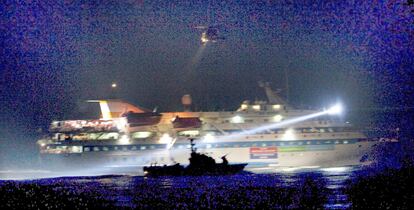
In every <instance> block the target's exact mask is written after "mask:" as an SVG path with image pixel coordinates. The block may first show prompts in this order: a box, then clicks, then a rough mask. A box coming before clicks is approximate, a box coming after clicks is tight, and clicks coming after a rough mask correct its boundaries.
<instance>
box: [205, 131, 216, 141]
mask: <svg viewBox="0 0 414 210" xmlns="http://www.w3.org/2000/svg"><path fill="white" fill-rule="evenodd" d="M214 140H215V137H214V136H213V135H212V134H211V133H207V134H206V135H205V136H204V141H205V142H214Z"/></svg>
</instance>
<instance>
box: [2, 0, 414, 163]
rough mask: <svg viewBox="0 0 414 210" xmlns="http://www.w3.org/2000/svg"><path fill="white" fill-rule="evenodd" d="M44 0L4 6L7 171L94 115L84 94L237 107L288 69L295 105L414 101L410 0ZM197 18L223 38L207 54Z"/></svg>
mask: <svg viewBox="0 0 414 210" xmlns="http://www.w3.org/2000/svg"><path fill="white" fill-rule="evenodd" d="M45 2H47V1H34V0H33V1H17V2H15V1H7V0H6V1H3V2H2V3H1V6H0V11H1V22H2V24H1V26H0V29H1V33H0V34H1V44H2V47H1V49H2V50H1V64H0V107H1V110H0V140H1V142H0V143H1V144H0V145H1V146H0V152H2V155H1V156H0V158H1V161H0V167H1V166H2V165H7V164H5V162H6V160H8V159H17V160H20V159H22V157H23V156H24V155H23V154H24V153H33V150H36V149H37V148H36V145H35V140H36V138H35V137H37V136H39V135H40V134H41V132H40V133H39V132H38V131H39V128H42V129H43V130H44V129H45V128H47V126H48V124H49V123H50V121H51V120H54V119H70V118H82V117H85V116H90V115H91V110H92V109H91V108H90V107H89V105H85V103H84V101H85V100H87V99H98V98H106V97H110V96H113V95H116V97H119V98H122V99H125V100H127V101H129V102H132V103H134V104H137V105H140V106H144V107H147V108H150V109H152V108H154V107H158V110H159V111H173V110H179V109H180V108H181V105H180V98H181V96H182V95H184V94H191V95H192V96H193V102H194V105H195V107H196V108H197V109H201V110H210V111H212V110H234V109H236V108H237V107H238V105H239V104H240V102H241V101H243V100H245V99H250V100H255V99H264V94H263V93H262V91H261V90H260V88H258V85H257V82H258V81H269V82H271V83H272V86H273V87H274V88H285V77H284V72H285V71H287V72H288V77H289V101H290V103H291V104H292V105H294V106H296V107H318V108H321V107H324V106H327V105H329V104H332V103H333V102H335V101H337V100H340V101H342V102H344V103H345V105H346V108H347V110H370V109H379V108H389V109H399V108H404V107H413V106H414V105H413V101H414V100H413V95H414V94H413V92H414V91H413V90H414V88H413V85H412V84H411V82H412V80H413V72H414V5H412V4H410V1H406V0H403V1H386V2H383V1H356V0H355V1H333V0H329V1H321V2H320V3H311V2H312V1H237V2H230V1H229V2H222V1H198V2H196V1H192V2H186V3H185V2H182V1H159V2H158V1H148V2H147V1H143V0H141V1H139V0H138V1H133V0H126V1H86V2H88V3H79V2H78V1H71V0H66V1H57V3H56V2H55V1H50V2H49V3H45ZM304 2H309V3H304ZM200 25H206V26H215V27H217V28H218V30H219V33H220V35H221V36H223V37H224V40H220V41H218V42H217V43H208V44H207V46H206V47H205V49H204V50H201V49H200V48H201V43H200V36H201V32H202V31H201V30H199V29H197V28H196V26H200ZM199 51H201V52H199ZM197 52H199V53H197ZM197 55H198V56H197ZM112 82H116V83H117V84H118V90H117V92H116V93H113V92H111V84H112ZM5 151H8V153H6V152H5ZM11 153H12V154H11ZM16 153H18V154H16ZM22 153H23V154H22Z"/></svg>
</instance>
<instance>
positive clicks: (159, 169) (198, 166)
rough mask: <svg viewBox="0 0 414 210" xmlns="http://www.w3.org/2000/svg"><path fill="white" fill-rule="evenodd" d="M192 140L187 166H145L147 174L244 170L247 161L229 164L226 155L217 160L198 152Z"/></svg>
mask: <svg viewBox="0 0 414 210" xmlns="http://www.w3.org/2000/svg"><path fill="white" fill-rule="evenodd" d="M190 141H191V157H190V158H189V160H190V164H189V165H188V166H187V167H184V166H182V165H180V164H179V163H177V164H175V165H169V166H167V165H164V166H152V165H151V166H145V167H144V175H145V176H200V175H230V174H236V173H239V172H241V171H243V169H244V167H245V166H246V165H247V163H241V164H229V163H228V161H227V159H226V156H223V157H221V159H222V160H223V162H222V163H216V161H215V160H214V159H213V158H212V157H210V156H207V155H205V154H201V153H198V152H197V148H195V147H194V146H195V144H194V139H190Z"/></svg>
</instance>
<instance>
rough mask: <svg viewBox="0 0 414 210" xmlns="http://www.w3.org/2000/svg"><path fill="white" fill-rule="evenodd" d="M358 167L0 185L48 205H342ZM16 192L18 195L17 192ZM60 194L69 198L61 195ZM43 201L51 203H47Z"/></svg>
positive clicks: (241, 207)
mask: <svg viewBox="0 0 414 210" xmlns="http://www.w3.org/2000/svg"><path fill="white" fill-rule="evenodd" d="M359 170H361V169H360V168H358V167H337V168H322V169H320V168H319V169H307V170H305V169H301V170H295V171H280V172H277V173H262V174H255V173H245V174H239V175H233V176H199V177H158V178H147V177H142V176H127V175H123V176H92V177H61V178H47V179H35V180H20V181H0V186H1V188H2V189H3V191H4V190H5V189H6V190H8V191H9V192H13V191H19V190H20V191H24V192H25V193H26V194H24V195H20V196H23V198H22V199H25V198H27V192H29V194H30V193H31V195H29V198H30V199H32V200H43V202H44V203H42V204H36V205H40V206H42V205H46V206H49V207H50V206H54V205H55V206H59V205H60V204H64V205H68V206H70V205H71V202H75V203H77V204H76V205H80V204H79V203H82V202H85V205H87V206H88V205H98V206H97V207H98V208H104V207H108V208H109V207H111V208H112V207H117V208H126V209H129V208H139V209H143V208H145V209H148V208H151V209H152V208H156V209H159V208H164V209H175V208H179V209H187V208H209V209H211V208H213V209H217V208H233V209H244V208H247V209H251V208H277V209H286V208H289V209H291V208H308V207H309V208H322V209H346V208H349V206H350V202H349V200H348V198H347V196H346V194H345V193H344V189H345V184H346V181H347V180H350V179H351V177H352V174H354V173H356V172H358V171H359ZM42 191H46V193H44V192H42ZM17 194H18V193H17ZM47 194H51V195H47ZM30 196H32V197H30ZM14 197H15V198H16V199H18V198H19V195H16V196H14ZM63 197H67V198H68V200H63V201H59V199H63ZM3 199H5V200H6V199H7V198H3ZM48 199H50V200H49V201H47V200H48ZM9 202H10V201H9ZM47 202H50V204H45V203H47ZM91 202H93V204H90V203H91ZM88 203H89V204H88ZM3 205H4V203H3ZM11 205H13V203H11ZM24 205H26V204H24ZM30 205H31V204H30ZM6 207H8V206H6ZM78 207H79V206H78ZM83 207H85V206H80V208H83ZM95 207H96V206H95ZM46 208H47V207H46ZM58 208H60V207H58Z"/></svg>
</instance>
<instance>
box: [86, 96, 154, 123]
mask: <svg viewBox="0 0 414 210" xmlns="http://www.w3.org/2000/svg"><path fill="white" fill-rule="evenodd" d="M87 102H90V103H99V107H100V108H101V114H102V119H103V120H109V119H112V118H117V117H122V116H123V115H124V114H126V113H129V112H133V113H144V112H151V111H150V110H147V109H145V108H142V107H138V106H135V105H132V104H129V103H127V102H124V101H121V100H111V99H108V100H88V101H87Z"/></svg>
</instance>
